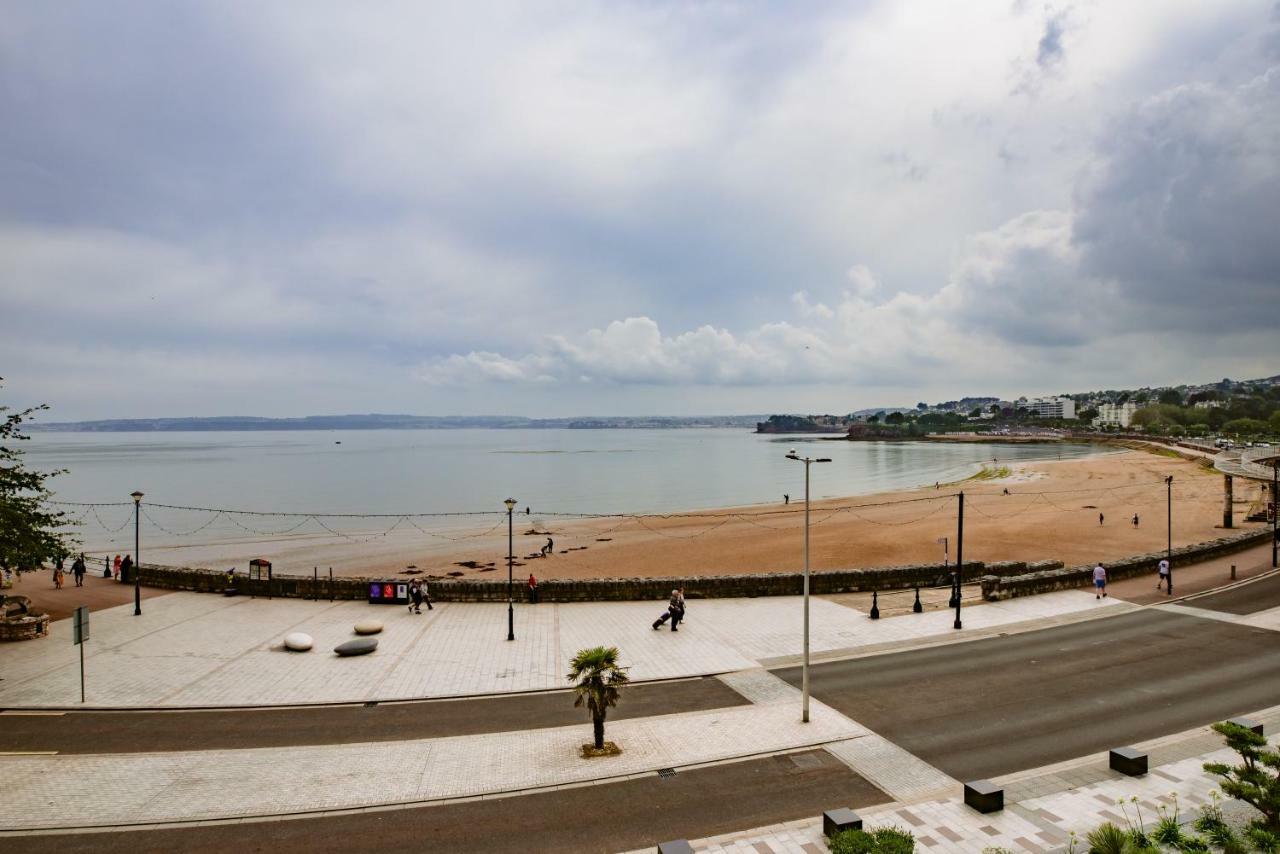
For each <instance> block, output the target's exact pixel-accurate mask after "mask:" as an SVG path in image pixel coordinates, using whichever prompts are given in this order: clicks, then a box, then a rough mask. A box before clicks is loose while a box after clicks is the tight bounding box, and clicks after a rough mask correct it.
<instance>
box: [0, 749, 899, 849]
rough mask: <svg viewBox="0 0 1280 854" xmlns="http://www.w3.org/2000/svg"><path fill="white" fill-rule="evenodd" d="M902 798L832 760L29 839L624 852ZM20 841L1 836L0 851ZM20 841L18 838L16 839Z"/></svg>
mask: <svg viewBox="0 0 1280 854" xmlns="http://www.w3.org/2000/svg"><path fill="white" fill-rule="evenodd" d="M888 800H890V798H889V797H888V796H886V795H885V794H883V793H882V792H880V790H879V789H876V788H875V787H874V786H872V785H871V784H870V783H868V782H867V781H866V780H864V779H862V778H861V777H859V776H858V775H857V774H855V773H854V772H853V771H851V770H849V768H848V767H847V766H845V765H844V764H842V763H841V762H839V761H838V760H837V759H835V757H833V756H831V755H830V754H829V753H827V752H826V751H822V750H812V751H806V752H804V753H801V754H792V755H789V756H771V757H767V758H764V759H755V760H751V761H746V762H735V763H732V764H728V765H717V766H712V767H709V768H701V769H697V770H694V771H682V772H679V773H677V774H676V775H675V776H674V777H671V778H669V779H662V778H659V777H658V776H657V775H656V774H654V775H649V776H646V777H644V778H641V779H638V780H627V781H624V782H620V783H607V784H604V785H599V786H584V787H581V788H574V789H564V790H561V791H552V792H542V793H538V794H534V795H527V796H524V797H515V798H502V799H496V800H484V801H472V802H468V803H458V804H449V805H441V806H435V807H421V808H415V809H406V810H392V811H386V812H371V813H356V814H352V815H343V816H333V817H329V818H314V819H297V820H292V821H274V822H251V823H239V824H218V825H204V826H198V827H190V828H178V829H166V830H138V831H124V832H113V833H92V834H74V835H55V836H26V837H23V838H22V839H21V842H20V843H19V844H17V845H15V846H14V850H21V851H23V852H25V854H45V852H92V853H93V854H111V852H120V853H121V854H144V852H153V851H156V852H172V851H183V852H197V854H204V852H207V854H222V852H226V851H236V852H250V851H271V852H277V851H308V852H348V851H381V852H394V851H448V852H451V854H455V853H456V854H466V853H467V852H486V853H487V854H504V853H505V852H539V851H556V852H613V851H625V850H629V849H634V848H649V849H652V848H654V847H656V846H657V843H659V842H664V841H667V840H670V839H694V838H699V837H703V836H712V835H716V834H720V833H729V832H731V831H734V830H741V829H742V828H744V827H754V826H758V825H767V824H776V823H778V822H783V821H791V820H793V819H798V818H806V817H811V816H813V815H814V814H815V811H816V812H821V811H822V810H823V809H831V808H834V807H838V806H849V807H855V808H856V807H863V806H870V805H872V804H877V803H884V802H886V801H888ZM7 841H9V840H5V839H3V838H0V848H3V847H5V846H4V843H5V842H7ZM13 841H14V842H17V840H13Z"/></svg>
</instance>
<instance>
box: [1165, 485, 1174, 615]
mask: <svg viewBox="0 0 1280 854" xmlns="http://www.w3.org/2000/svg"><path fill="white" fill-rule="evenodd" d="M1164 492H1165V512H1166V514H1167V519H1168V529H1169V533H1168V539H1167V540H1166V542H1165V555H1164V559H1165V560H1167V561H1168V562H1169V580H1168V582H1166V583H1167V585H1168V587H1167V589H1166V591H1165V595H1166V596H1172V595H1173V475H1169V476H1168V477H1166V478H1165V479H1164Z"/></svg>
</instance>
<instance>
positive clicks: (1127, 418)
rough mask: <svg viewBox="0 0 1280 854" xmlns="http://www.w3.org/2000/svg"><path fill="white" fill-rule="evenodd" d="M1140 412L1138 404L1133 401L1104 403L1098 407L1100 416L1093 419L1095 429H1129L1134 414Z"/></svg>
mask: <svg viewBox="0 0 1280 854" xmlns="http://www.w3.org/2000/svg"><path fill="white" fill-rule="evenodd" d="M1137 411H1138V404H1136V403H1134V402H1133V401H1132V400H1126V401H1125V402H1124V403H1119V404H1116V403H1104V404H1102V405H1101V406H1099V407H1098V416H1097V417H1096V418H1094V419H1093V426H1094V427H1128V426H1129V423H1130V422H1131V421H1133V413H1135V412H1137Z"/></svg>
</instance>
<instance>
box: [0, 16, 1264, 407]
mask: <svg viewBox="0 0 1280 854" xmlns="http://www.w3.org/2000/svg"><path fill="white" fill-rule="evenodd" d="M0 117H2V118H0V376H3V377H4V378H5V380H4V387H3V389H0V403H3V404H8V405H24V404H30V403H36V402H48V403H49V404H51V406H52V411H51V412H50V413H48V414H47V415H46V416H44V417H43V418H44V420H78V419H89V418H125V417H161V416H175V417H176V416H200V415H264V416H294V415H305V414H322V413H324V414H331V413H358V412H397V413H414V414H423V415H456V414H513V415H528V416H534V417H553V416H568V415H645V414H654V415H686V414H735V413H771V412H833V413H839V412H849V411H852V410H854V409H859V408H863V407H870V406H887V405H906V406H910V405H913V404H914V403H915V402H917V401H928V402H934V401H941V400H949V399H955V398H958V397H961V396H965V395H995V396H1000V397H1004V398H1016V397H1017V396H1020V395H1028V396H1035V395H1042V394H1055V393H1063V392H1075V391H1087V390H1091V389H1107V388H1131V387H1139V386H1158V385H1163V384H1170V383H1181V382H1210V381H1215V380H1218V379H1221V378H1222V377H1232V378H1234V379H1244V378H1252V377H1261V376H1269V375H1272V374H1277V373H1280V327H1278V321H1280V3H1277V2H1276V0H1258V1H1257V2H1246V1H1245V0H1240V2H1236V0H1215V2H1212V3H1206V2H1203V0H1158V2H1143V0H1126V2H1123V3H1117V2H1101V0H1100V1H1099V2H1032V0H999V1H998V2H989V3H984V2H975V3H963V4H961V3H950V2H917V0H891V1H890V0H886V2H877V0H862V2H857V1H856V0H855V2H847V3H822V2H813V3H803V4H791V3H764V2H716V0H707V2H671V3H664V2H657V0H646V2H622V1H621V0H612V2H601V3H591V2H578V3H559V2H519V3H515V2H513V3H488V2H467V3H448V2H441V3H418V2H405V3H398V2H380V3H371V4H351V3H344V2H324V0H306V2H287V0H281V1H280V2H272V3H258V2H234V0H219V2H182V0H174V2H166V3H153V2H145V3H144V2H130V0H117V2H112V3H100V2H96V0H91V2H73V0H69V2H60V3H56V4H50V3H43V2H39V0H30V2H22V0H16V1H15V2H12V3H7V4H6V5H5V12H4V14H3V15H0Z"/></svg>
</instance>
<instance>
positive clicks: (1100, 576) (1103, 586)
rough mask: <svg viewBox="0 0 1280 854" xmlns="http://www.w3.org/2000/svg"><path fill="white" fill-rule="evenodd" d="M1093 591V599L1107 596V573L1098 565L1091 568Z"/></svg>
mask: <svg viewBox="0 0 1280 854" xmlns="http://www.w3.org/2000/svg"><path fill="white" fill-rule="evenodd" d="M1093 589H1094V591H1095V592H1096V593H1097V595H1096V596H1095V597H1094V598H1095V599H1103V598H1106V595H1107V571H1106V570H1105V569H1103V568H1102V564H1101V563H1099V564H1098V565H1097V566H1095V567H1094V568H1093Z"/></svg>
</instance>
